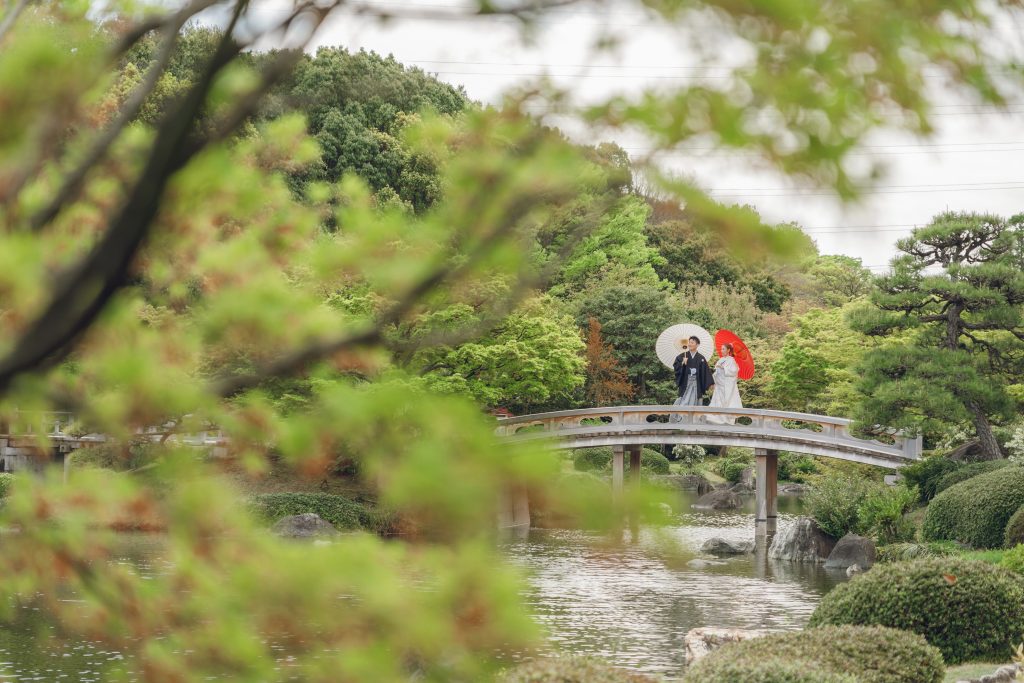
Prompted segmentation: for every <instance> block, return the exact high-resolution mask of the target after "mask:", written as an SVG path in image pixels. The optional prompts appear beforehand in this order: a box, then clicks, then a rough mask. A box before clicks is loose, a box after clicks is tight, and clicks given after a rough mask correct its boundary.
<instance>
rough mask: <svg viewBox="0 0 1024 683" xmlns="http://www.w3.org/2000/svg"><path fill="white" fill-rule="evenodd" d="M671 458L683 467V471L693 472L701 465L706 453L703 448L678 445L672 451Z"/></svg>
mask: <svg viewBox="0 0 1024 683" xmlns="http://www.w3.org/2000/svg"><path fill="white" fill-rule="evenodd" d="M672 456H673V457H674V458H675V459H676V460H677V461H678V462H679V464H681V465H682V466H683V469H684V470H686V471H687V472H693V471H694V470H696V469H697V468H698V467H700V466H701V464H703V462H704V458H705V457H706V456H707V451H705V450H704V447H703V446H688V445H684V444H679V445H677V446H675V447H674V448H673V449H672Z"/></svg>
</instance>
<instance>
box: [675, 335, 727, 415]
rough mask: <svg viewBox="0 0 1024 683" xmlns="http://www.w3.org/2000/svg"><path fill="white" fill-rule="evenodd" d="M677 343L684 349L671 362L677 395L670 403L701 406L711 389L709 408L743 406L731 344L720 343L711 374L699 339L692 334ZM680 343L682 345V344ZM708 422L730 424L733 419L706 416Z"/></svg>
mask: <svg viewBox="0 0 1024 683" xmlns="http://www.w3.org/2000/svg"><path fill="white" fill-rule="evenodd" d="M680 342H682V343H683V344H685V345H686V350H685V351H683V352H682V353H680V354H679V355H678V356H676V359H675V362H674V363H673V364H672V368H673V370H675V375H676V387H677V388H678V389H679V398H677V399H676V400H675V403H673V404H672V405H677V406H700V405H704V394H706V393H707V392H708V390H709V389H710V390H711V391H712V392H713V393H712V395H711V401H710V402H709V403H708V406H709V407H711V408H742V407H743V402H742V401H741V400H740V392H739V388H738V387H737V386H736V381H737V379H738V376H739V372H740V368H739V364H738V363H737V362H736V358H735V351H734V350H733V345H732V344H729V343H725V344H722V345H721V347H720V348H719V352H718V355H719V358H718V362H717V363H715V367H714V371H713V373H712V371H711V369H710V368H709V366H708V360H707V358H705V357H704V355H703V354H702V353H701V352H700V351H698V347H699V346H700V338H699V337H696V336H691V337H689V338H688V339H685V340H684V339H681V340H680ZM681 345H682V344H681ZM705 417H706V420H707V422H711V423H714V424H733V423H734V422H735V418H732V417H728V416H725V415H707V416H705ZM681 420H682V418H681V417H680V416H678V415H673V420H672V421H673V422H678V421H681Z"/></svg>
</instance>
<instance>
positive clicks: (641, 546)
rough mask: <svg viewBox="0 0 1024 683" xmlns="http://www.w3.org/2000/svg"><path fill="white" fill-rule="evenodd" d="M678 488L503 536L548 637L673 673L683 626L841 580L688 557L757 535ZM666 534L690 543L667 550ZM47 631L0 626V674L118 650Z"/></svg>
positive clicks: (811, 598)
mask: <svg viewBox="0 0 1024 683" xmlns="http://www.w3.org/2000/svg"><path fill="white" fill-rule="evenodd" d="M679 495H680V501H679V502H680V507H679V509H682V510H688V512H686V513H683V514H679V515H677V516H676V517H675V518H674V520H673V523H672V524H670V525H669V526H668V527H666V528H663V529H660V530H659V529H654V528H648V527H641V528H639V529H634V530H629V529H627V530H626V531H625V532H624V534H623V537H622V538H621V539H615V540H617V541H619V542H616V543H609V540H610V539H609V538H608V537H607V536H600V535H597V534H593V533H586V532H581V531H569V530H542V529H533V530H530V532H529V534H528V535H527V536H526V537H525V538H519V539H514V540H509V541H507V542H505V543H504V544H503V550H504V552H505V554H506V555H507V557H508V558H509V560H510V561H511V562H513V563H515V564H517V565H519V566H521V567H523V568H524V569H525V570H526V571H527V573H528V575H529V582H528V588H527V592H526V596H525V597H526V603H527V607H528V609H529V610H530V611H531V612H532V613H533V614H534V616H535V617H536V619H537V620H538V621H539V622H540V624H541V625H542V626H543V627H544V628H545V630H546V631H547V634H548V640H549V642H550V644H551V645H552V647H554V648H557V649H558V650H561V651H563V652H567V653H572V654H579V655H592V656H598V657H601V658H604V659H607V660H609V661H612V662H614V663H616V664H618V665H620V666H624V667H628V668H630V669H634V670H637V671H642V672H647V673H653V674H658V675H660V676H663V677H665V678H666V679H667V680H671V679H673V678H678V677H679V676H680V674H681V671H682V667H683V661H684V652H683V636H685V635H686V632H687V631H688V630H689V629H691V628H696V627H699V626H723V627H737V628H770V629H796V628H800V627H802V626H803V625H804V624H805V623H806V621H807V619H808V618H809V617H810V614H811V612H813V611H814V608H815V606H816V605H817V603H818V601H819V600H820V599H821V596H822V595H824V594H825V593H826V592H827V591H828V590H830V589H831V588H832V587H833V586H834V585H836V584H837V583H838V582H840V581H844V580H846V577H845V574H844V573H843V572H842V571H837V572H828V571H825V570H824V569H822V568H821V567H819V566H814V565H800V564H794V563H790V562H772V561H768V560H767V559H766V558H765V556H764V555H765V554H764V553H763V552H762V553H759V554H756V555H753V556H743V557H738V558H735V559H730V560H728V561H726V562H725V563H724V564H722V565H720V566H712V567H708V568H704V569H692V568H690V567H688V566H687V565H686V560H687V559H689V557H691V556H692V555H690V554H689V553H694V552H696V549H697V548H699V547H700V544H701V543H703V542H704V541H705V540H707V539H708V538H711V537H712V536H720V537H723V538H726V539H728V540H734V541H743V540H751V539H753V538H754V514H753V500H752V497H748V498H747V500H746V504H745V507H744V509H742V510H739V511H731V512H716V511H696V510H692V511H691V510H690V503H692V502H693V501H694V500H695V499H696V497H695V496H693V495H692V494H689V493H686V492H681V493H680V494H679ZM799 509H800V501H799V499H798V498H794V497H782V498H780V499H779V512H780V518H779V527H780V528H783V527H785V526H786V525H787V524H789V523H791V522H792V520H793V518H794V517H795V515H796V514H798V513H799ZM665 537H667V538H668V539H670V540H671V541H673V543H672V544H671V545H677V546H678V547H679V548H681V549H682V550H684V551H687V553H688V554H687V555H686V556H685V557H680V556H679V555H678V554H673V553H666V552H665V544H664V542H663V541H664V538H665ZM162 545H163V540H162V538H161V537H160V536H159V535H134V534H126V535H125V537H124V543H123V545H122V548H121V551H120V553H119V556H118V557H117V559H116V561H117V562H120V563H126V564H130V565H131V566H133V567H135V568H136V569H137V570H138V571H140V572H141V573H142V574H144V575H145V574H153V573H157V572H159V571H160V570H161V565H162V559H161V556H162V553H161V548H162ZM48 632H52V627H51V626H49V625H48V624H46V623H44V622H43V620H42V619H40V618H39V615H38V614H37V613H35V612H33V611H31V610H24V611H23V614H22V617H21V619H19V621H18V623H17V624H15V625H14V627H13V628H7V629H0V681H26V680H34V681H83V682H84V681H101V680H103V670H104V669H105V667H106V666H107V664H109V663H110V662H111V661H115V660H118V659H120V658H121V655H120V654H119V653H117V652H111V651H108V650H107V649H105V648H104V647H103V646H102V645H99V644H93V643H87V642H80V643H68V642H61V641H54V642H53V643H52V647H51V648H49V649H48V650H47V651H44V652H39V651H38V650H36V648H33V647H31V646H30V645H31V643H32V642H33V641H35V640H36V639H37V638H39V637H41V636H42V637H45V634H46V633H48Z"/></svg>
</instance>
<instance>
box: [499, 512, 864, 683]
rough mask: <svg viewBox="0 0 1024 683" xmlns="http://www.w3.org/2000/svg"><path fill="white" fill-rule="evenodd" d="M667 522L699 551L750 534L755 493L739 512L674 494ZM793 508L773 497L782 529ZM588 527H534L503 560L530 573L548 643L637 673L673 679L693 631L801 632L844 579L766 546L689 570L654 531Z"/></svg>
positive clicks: (686, 545)
mask: <svg viewBox="0 0 1024 683" xmlns="http://www.w3.org/2000/svg"><path fill="white" fill-rule="evenodd" d="M680 496H681V497H682V500H681V501H680V502H681V504H682V505H681V507H680V509H683V510H688V511H689V512H686V513H683V514H680V515H677V516H676V518H675V520H674V523H673V524H672V525H671V526H669V527H668V528H667V529H664V530H662V533H663V534H665V535H666V536H668V537H669V538H671V539H672V540H674V541H676V542H678V545H679V546H680V547H681V548H683V549H686V550H689V551H691V552H696V550H697V549H698V548H699V547H700V545H701V543H703V542H704V541H705V540H707V539H709V538H711V537H713V536H719V537H722V538H725V539H728V540H733V541H744V540H753V539H754V533H755V531H754V530H755V524H754V502H753V497H752V496H751V497H748V498H747V499H746V504H745V506H744V508H743V509H742V510H739V511H728V512H726V511H710V510H700V511H698V510H690V503H692V502H693V501H694V500H696V496H695V495H693V494H690V493H687V492H681V493H680ZM799 511H800V499H799V498H798V497H792V496H783V497H781V498H780V499H779V528H780V529H782V528H784V527H785V526H786V525H788V524H791V523H792V521H793V519H794V518H795V516H796V515H797V514H799ZM607 541H608V539H607V538H602V537H600V536H598V535H595V534H588V533H585V532H579V531H566V530H542V529H532V530H530V532H529V535H528V536H527V537H526V538H521V539H518V540H511V541H509V542H508V543H507V544H506V546H505V550H506V553H507V555H508V556H509V558H510V559H511V560H512V561H513V562H514V563H516V564H518V565H520V566H522V567H524V568H525V569H526V571H527V572H528V573H529V576H530V581H529V583H530V589H529V592H528V595H527V601H528V606H529V609H530V610H531V611H532V613H533V614H534V615H535V617H536V619H537V620H538V621H539V622H540V623H541V624H542V625H543V626H544V628H545V629H546V630H547V633H548V639H549V641H550V642H551V645H552V646H553V647H554V648H557V649H558V650H560V651H562V652H566V653H571V654H576V655H590V656H595V657H600V658H602V659H606V660H608V661H611V662H613V663H615V664H617V665H619V666H623V667H626V668H629V669H633V670H636V671H641V672H646V673H652V674H658V675H659V676H663V677H665V678H666V679H669V680H671V679H672V678H678V677H679V676H680V675H681V672H682V669H683V662H684V660H685V654H684V649H683V637H684V636H685V635H686V632H687V631H689V630H690V629H691V628H698V627H701V626H720V627H734V628H767V629H798V628H801V627H803V625H804V624H805V623H806V622H807V620H808V618H810V615H811V612H813V611H814V608H815V607H816V606H817V604H818V601H819V600H820V599H821V597H822V596H823V595H824V594H825V593H826V592H828V591H829V590H830V589H831V588H832V587H833V586H835V585H836V584H837V583H840V582H842V581H845V580H846V575H845V573H844V572H843V571H842V570H828V571H826V570H825V569H823V568H822V567H821V566H820V565H809V564H798V563H792V562H777V561H770V560H768V559H767V558H766V553H764V552H761V553H758V554H756V555H753V556H743V557H738V558H735V559H729V560H727V561H726V563H725V564H724V565H721V566H712V567H707V568H704V569H693V568H690V567H689V566H687V565H686V563H685V558H683V559H682V560H678V559H677V558H676V557H674V556H673V555H671V554H669V555H666V554H665V553H664V552H661V551H660V550H659V548H661V546H662V543H660V542H659V541H660V538H659V535H658V533H657V532H656V531H655V530H653V529H648V528H641V529H640V530H639V533H634V532H633V531H629V530H627V531H625V532H624V538H623V539H622V542H621V543H618V544H609V543H608V542H607Z"/></svg>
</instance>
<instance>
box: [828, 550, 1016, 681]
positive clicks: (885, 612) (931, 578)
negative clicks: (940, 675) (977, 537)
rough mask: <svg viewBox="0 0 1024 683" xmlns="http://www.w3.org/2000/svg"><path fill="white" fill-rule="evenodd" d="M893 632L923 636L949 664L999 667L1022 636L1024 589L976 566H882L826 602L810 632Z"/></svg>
mask: <svg viewBox="0 0 1024 683" xmlns="http://www.w3.org/2000/svg"><path fill="white" fill-rule="evenodd" d="M846 624H849V625H860V626H888V627H891V628H898V629H905V630H907V631H913V632H915V633H918V634H920V635H922V636H924V637H925V638H926V639H927V640H928V642H929V643H931V644H932V645H934V646H935V647H937V648H939V650H941V651H942V655H943V657H944V658H945V660H946V663H947V664H958V663H960V662H966V661H974V660H986V659H987V660H989V661H998V660H999V659H1001V658H1004V657H1006V656H1007V653H1008V652H1009V651H1010V647H1011V645H1013V644H1015V643H1017V642H1019V641H1020V639H1021V636H1022V635H1024V585H1022V583H1021V581H1020V577H1018V576H1016V575H1014V574H1013V573H1012V572H1010V571H1008V570H1006V569H1003V568H1001V567H996V566H994V565H991V564H988V563H986V562H981V561H977V560H965V559H962V558H955V557H939V558H934V557H933V558H925V559H920V560H913V561H910V562H897V563H893V564H880V565H878V566H876V567H874V568H873V569H872V570H871V571H869V572H867V573H866V574H862V575H860V576H857V577H856V578H854V579H853V580H852V581H850V582H849V583H846V584H843V585H840V586H837V587H836V588H835V589H833V590H832V592H831V593H829V594H828V595H826V596H825V597H824V598H823V599H822V601H821V603H820V604H819V605H818V608H817V609H816V610H815V611H814V614H813V615H811V619H810V622H809V626H811V627H818V626H836V625H846Z"/></svg>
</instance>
